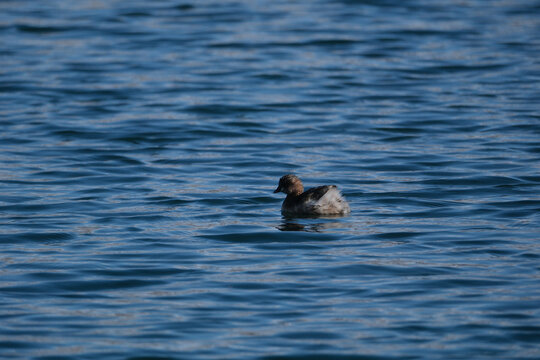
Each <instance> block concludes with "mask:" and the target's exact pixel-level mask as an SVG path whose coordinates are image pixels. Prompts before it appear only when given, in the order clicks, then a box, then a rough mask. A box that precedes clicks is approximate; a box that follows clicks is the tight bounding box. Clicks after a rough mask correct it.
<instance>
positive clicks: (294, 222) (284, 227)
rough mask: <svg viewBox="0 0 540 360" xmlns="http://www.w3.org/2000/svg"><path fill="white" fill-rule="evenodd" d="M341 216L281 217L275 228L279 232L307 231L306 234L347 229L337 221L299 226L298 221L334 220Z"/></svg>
mask: <svg viewBox="0 0 540 360" xmlns="http://www.w3.org/2000/svg"><path fill="white" fill-rule="evenodd" d="M339 217H341V216H332V217H329V216H325V217H303V218H290V217H283V218H282V220H281V224H279V226H277V229H278V230H280V231H307V232H322V231H324V230H328V229H338V228H345V227H347V226H346V225H345V224H344V223H342V222H337V221H329V222H314V223H306V224H301V223H300V222H299V220H301V219H320V220H324V219H335V218H339Z"/></svg>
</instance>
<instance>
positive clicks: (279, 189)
mask: <svg viewBox="0 0 540 360" xmlns="http://www.w3.org/2000/svg"><path fill="white" fill-rule="evenodd" d="M280 191H281V188H280V187H279V186H278V187H277V189H276V190H274V194H275V193H278V192H280Z"/></svg>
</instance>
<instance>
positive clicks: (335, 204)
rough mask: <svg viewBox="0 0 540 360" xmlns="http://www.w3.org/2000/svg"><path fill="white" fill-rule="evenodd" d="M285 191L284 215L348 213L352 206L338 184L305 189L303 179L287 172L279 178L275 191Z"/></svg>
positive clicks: (282, 206)
mask: <svg viewBox="0 0 540 360" xmlns="http://www.w3.org/2000/svg"><path fill="white" fill-rule="evenodd" d="M279 192H283V193H285V194H287V197H286V198H285V200H284V201H283V204H282V205H281V212H282V214H284V215H304V216H306V215H307V216H320V215H347V214H349V213H350V212H351V207H350V206H349V204H348V203H347V200H345V198H344V197H343V195H341V192H340V191H339V190H338V188H337V186H336V185H323V186H318V187H314V188H311V189H308V190H306V191H304V185H303V184H302V180H300V178H299V177H298V176H296V175H293V174H287V175H284V176H282V177H281V178H280V179H279V184H278V187H277V188H276V190H274V193H279Z"/></svg>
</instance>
